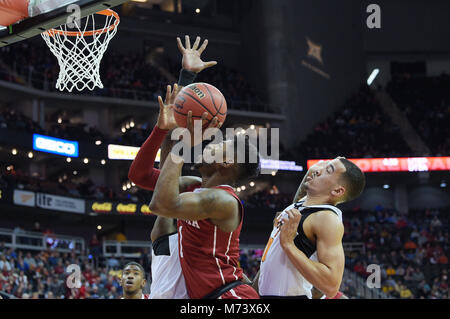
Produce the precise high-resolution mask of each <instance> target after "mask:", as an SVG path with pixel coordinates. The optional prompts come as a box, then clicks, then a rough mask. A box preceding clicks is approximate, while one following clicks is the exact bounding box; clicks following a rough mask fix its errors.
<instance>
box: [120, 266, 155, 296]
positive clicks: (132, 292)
mask: <svg viewBox="0 0 450 319" xmlns="http://www.w3.org/2000/svg"><path fill="white" fill-rule="evenodd" d="M146 282H147V281H146V279H145V271H144V268H143V267H142V266H141V265H140V264H138V263H136V262H129V263H128V264H126V265H125V267H124V268H123V270H122V278H121V279H120V285H121V286H122V289H123V297H122V299H149V295H148V294H144V293H143V292H142V289H144V287H145V284H146Z"/></svg>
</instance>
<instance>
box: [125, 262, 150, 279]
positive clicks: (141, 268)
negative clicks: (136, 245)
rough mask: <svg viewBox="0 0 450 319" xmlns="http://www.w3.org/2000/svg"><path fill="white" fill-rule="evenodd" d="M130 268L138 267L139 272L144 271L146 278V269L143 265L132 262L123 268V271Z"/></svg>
mask: <svg viewBox="0 0 450 319" xmlns="http://www.w3.org/2000/svg"><path fill="white" fill-rule="evenodd" d="M128 266H136V267H138V268H139V270H140V271H142V273H143V274H144V277H145V270H144V267H142V265H141V264H139V263H137V262H135V261H130V262H129V263H127V264H126V265H125V266H123V270H125V268H127V267H128Z"/></svg>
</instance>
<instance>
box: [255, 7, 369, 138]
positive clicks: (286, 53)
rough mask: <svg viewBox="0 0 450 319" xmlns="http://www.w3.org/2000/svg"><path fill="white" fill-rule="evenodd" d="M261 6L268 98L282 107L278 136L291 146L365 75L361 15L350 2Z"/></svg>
mask: <svg viewBox="0 0 450 319" xmlns="http://www.w3.org/2000/svg"><path fill="white" fill-rule="evenodd" d="M261 8H262V14H261V16H260V19H261V20H262V21H264V23H263V29H262V33H261V36H259V37H258V39H257V40H258V41H259V42H261V43H262V56H266V59H265V60H263V61H262V66H263V68H265V73H264V74H265V80H266V85H267V93H268V98H269V101H270V103H271V104H276V105H279V106H280V107H281V108H282V109H283V111H284V113H285V115H286V117H287V119H288V120H287V121H286V123H285V125H283V126H282V127H281V132H280V135H281V136H285V137H286V138H289V140H288V143H289V144H291V145H294V144H297V143H298V142H299V141H300V140H301V139H302V138H304V136H305V135H306V134H307V133H308V132H309V131H310V130H311V129H312V128H313V127H314V125H315V124H316V123H318V122H320V121H321V120H324V119H325V118H326V117H327V116H329V115H330V113H331V112H332V111H333V110H335V109H336V108H338V107H339V106H341V105H342V103H343V102H344V101H345V99H346V98H347V97H348V96H349V95H350V94H351V93H352V92H354V91H356V90H357V89H358V87H359V85H360V83H361V81H362V80H363V78H365V76H366V74H365V67H364V62H365V61H364V54H363V38H362V31H361V24H362V22H363V21H364V20H363V17H362V16H361V15H360V6H359V5H354V3H352V2H350V1H345V2H343V1H334V2H330V1H324V0H319V1H314V2H312V1H295V0H283V1H278V0H264V1H261ZM288 136H289V137H288Z"/></svg>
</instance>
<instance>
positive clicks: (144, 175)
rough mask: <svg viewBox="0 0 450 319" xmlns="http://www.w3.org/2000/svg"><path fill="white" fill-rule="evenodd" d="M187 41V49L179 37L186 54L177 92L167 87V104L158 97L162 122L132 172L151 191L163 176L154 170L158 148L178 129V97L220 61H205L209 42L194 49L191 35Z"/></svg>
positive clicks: (130, 176) (178, 41)
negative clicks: (176, 104) (179, 93)
mask: <svg viewBox="0 0 450 319" xmlns="http://www.w3.org/2000/svg"><path fill="white" fill-rule="evenodd" d="M185 42H186V44H185V46H183V44H182V42H181V40H180V38H177V45H178V48H179V50H180V53H181V54H182V70H181V71H180V78H179V82H178V88H175V86H174V91H173V92H171V87H170V86H168V87H167V93H166V99H165V102H164V103H162V99H161V98H160V97H159V98H158V101H159V104H160V112H159V117H158V122H157V123H156V126H155V128H154V129H153V131H152V133H151V134H150V136H149V137H148V138H147V140H146V141H145V143H144V144H143V145H142V146H141V148H140V149H139V152H138V154H137V156H136V158H135V159H134V161H133V163H132V164H131V166H130V169H129V172H128V178H129V179H130V180H131V181H132V182H133V183H135V184H136V185H137V186H139V187H141V188H144V189H147V190H151V191H152V190H154V188H155V185H156V181H157V180H158V177H159V174H160V170H159V169H157V168H155V167H154V163H155V158H156V155H157V153H158V149H159V147H161V143H163V141H164V139H166V142H168V144H170V143H169V141H170V136H169V134H168V132H169V130H171V129H173V128H175V127H176V126H177V125H176V122H175V118H174V116H173V110H172V109H171V108H170V107H169V106H170V104H173V101H174V100H175V97H176V94H177V93H178V92H179V91H180V90H181V88H182V87H183V86H185V85H189V84H191V83H192V82H193V81H194V80H195V76H196V74H198V73H199V72H201V71H203V70H204V69H206V68H209V67H212V66H214V65H216V64H217V62H216V61H210V62H204V61H202V59H201V55H202V53H203V51H204V50H205V49H206V47H207V46H208V40H207V39H205V41H203V44H202V45H201V46H200V47H199V45H200V37H197V38H196V40H195V42H194V45H193V46H192V47H191V43H190V39H189V36H186V37H185ZM171 102H172V103H171ZM168 139H169V140H168ZM170 149H171V146H169V148H168V150H169V151H170ZM161 152H162V151H161ZM161 161H163V154H161Z"/></svg>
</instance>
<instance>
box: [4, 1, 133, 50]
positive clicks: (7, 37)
mask: <svg viewBox="0 0 450 319" xmlns="http://www.w3.org/2000/svg"><path fill="white" fill-rule="evenodd" d="M125 2H128V0H79V1H76V2H74V3H73V4H76V5H78V6H79V7H80V14H81V18H84V17H86V16H88V15H91V14H94V13H96V12H99V11H102V10H105V9H109V8H113V7H116V6H118V5H121V4H122V3H125ZM71 14H73V13H72V12H67V7H66V6H64V7H61V8H57V9H55V10H53V11H50V12H47V13H44V14H40V15H37V16H35V17H32V18H28V19H25V20H23V21H21V22H18V23H16V24H13V25H11V26H9V27H7V28H6V29H2V30H0V48H1V47H4V46H7V45H10V44H12V43H16V42H19V41H23V40H26V39H29V38H32V37H34V36H37V35H39V34H41V33H42V32H44V31H46V30H48V29H52V28H55V27H58V26H60V25H63V24H66V23H67V18H68V17H69V16H70V15H71Z"/></svg>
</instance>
